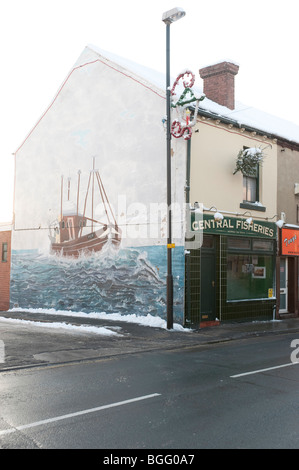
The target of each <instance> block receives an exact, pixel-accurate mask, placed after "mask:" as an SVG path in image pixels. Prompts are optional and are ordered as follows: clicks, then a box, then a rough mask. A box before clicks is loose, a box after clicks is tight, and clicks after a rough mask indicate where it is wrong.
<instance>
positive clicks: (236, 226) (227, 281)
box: [185, 214, 277, 327]
mask: <svg viewBox="0 0 299 470" xmlns="http://www.w3.org/2000/svg"><path fill="white" fill-rule="evenodd" d="M191 230H192V231H194V232H196V231H202V235H203V236H202V244H201V246H200V247H199V248H197V247H195V248H194V249H192V248H190V249H188V250H186V252H185V253H186V263H185V269H186V273H185V324H186V326H188V325H190V326H200V327H203V326H208V325H213V324H217V323H218V322H223V321H250V320H266V319H271V318H273V312H274V309H275V304H276V297H275V295H276V294H275V266H276V261H275V260H276V236H277V228H276V224H275V223H271V222H267V221H260V220H253V221H248V220H246V219H244V218H238V217H223V219H221V220H215V218H214V216H213V215H211V214H203V217H202V219H201V220H199V221H198V220H195V216H194V215H193V216H192V214H191Z"/></svg>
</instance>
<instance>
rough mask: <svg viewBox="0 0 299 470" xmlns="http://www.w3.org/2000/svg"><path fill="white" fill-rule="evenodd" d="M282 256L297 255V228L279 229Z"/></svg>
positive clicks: (298, 247) (298, 237)
mask: <svg viewBox="0 0 299 470" xmlns="http://www.w3.org/2000/svg"><path fill="white" fill-rule="evenodd" d="M281 254H282V256H299V230H296V229H290V228H283V229H281Z"/></svg>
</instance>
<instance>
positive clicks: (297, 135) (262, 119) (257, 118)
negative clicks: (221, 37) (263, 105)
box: [88, 45, 299, 144]
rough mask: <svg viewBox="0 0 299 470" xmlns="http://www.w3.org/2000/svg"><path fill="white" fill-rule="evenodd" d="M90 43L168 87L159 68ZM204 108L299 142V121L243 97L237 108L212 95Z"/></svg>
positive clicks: (200, 91)
mask: <svg viewBox="0 0 299 470" xmlns="http://www.w3.org/2000/svg"><path fill="white" fill-rule="evenodd" d="M88 47H89V48H90V49H91V50H93V51H94V52H96V53H97V54H99V55H101V56H102V57H104V58H106V59H108V60H110V61H112V62H114V63H115V64H118V65H120V66H121V67H124V68H126V69H127V70H129V71H131V72H133V73H134V74H136V75H138V76H140V77H142V78H143V79H145V80H147V81H148V82H150V83H152V84H153V85H154V86H156V87H158V88H160V89H161V90H165V87H166V79H165V73H162V72H158V71H156V70H153V69H150V68H148V67H145V66H143V65H140V64H136V63H135V62H132V61H130V60H127V59H126V58H124V57H119V56H117V55H115V54H112V53H110V52H107V51H104V50H102V49H99V48H98V47H97V46H94V45H88ZM222 62H223V61H222ZM174 80H175V79H172V81H171V84H172V83H173V82H174ZM194 91H195V93H196V95H200V94H202V92H203V90H202V87H198V86H195V87H194ZM200 108H201V109H203V110H206V111H209V112H211V113H214V114H216V115H218V116H219V118H221V117H225V118H228V119H230V120H232V121H235V122H236V123H237V124H238V125H239V126H240V127H242V126H244V127H246V126H248V127H252V128H254V129H256V130H259V131H262V132H264V133H265V134H271V135H272V136H276V137H280V138H282V139H286V140H289V141H290V142H296V143H298V144H299V126H298V125H297V124H295V123H293V122H291V121H287V120H285V119H282V118H279V117H278V116H274V115H272V114H269V113H267V112H264V111H262V110H259V109H257V108H253V107H251V106H248V105H245V104H243V103H241V102H239V101H236V103H235V109H234V110H231V109H229V108H227V107H225V106H221V105H219V104H218V103H215V102H214V101H212V100H210V99H208V98H205V99H204V100H203V101H201V102H200Z"/></svg>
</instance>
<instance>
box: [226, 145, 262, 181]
mask: <svg viewBox="0 0 299 470" xmlns="http://www.w3.org/2000/svg"><path fill="white" fill-rule="evenodd" d="M264 157H265V154H264V152H263V149H261V148H260V147H251V148H247V149H244V150H240V152H239V153H238V157H237V160H236V168H235V170H234V173H233V174H234V175H235V174H236V173H237V172H238V171H241V173H243V175H246V176H256V170H257V167H258V165H261V164H262V163H263V160H264Z"/></svg>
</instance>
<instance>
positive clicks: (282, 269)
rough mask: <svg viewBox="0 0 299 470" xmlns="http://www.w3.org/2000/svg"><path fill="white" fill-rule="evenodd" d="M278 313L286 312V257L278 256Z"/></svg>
mask: <svg viewBox="0 0 299 470" xmlns="http://www.w3.org/2000/svg"><path fill="white" fill-rule="evenodd" d="M279 305H280V307H279V313H287V312H288V258H280V303H279Z"/></svg>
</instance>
